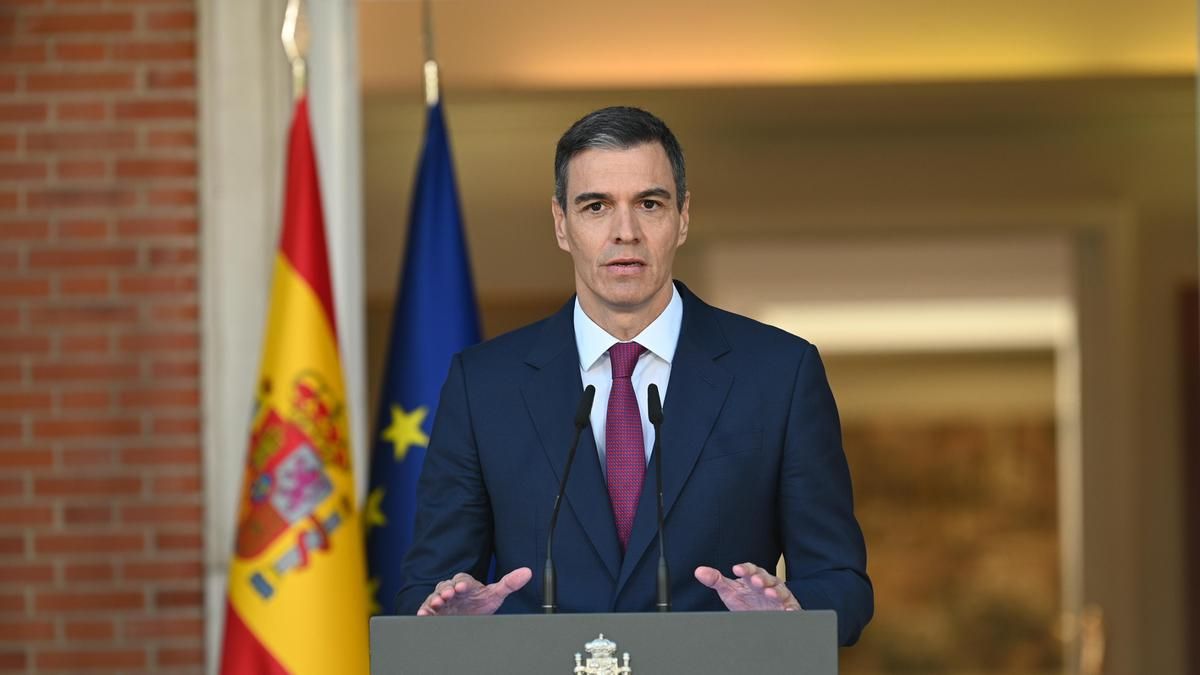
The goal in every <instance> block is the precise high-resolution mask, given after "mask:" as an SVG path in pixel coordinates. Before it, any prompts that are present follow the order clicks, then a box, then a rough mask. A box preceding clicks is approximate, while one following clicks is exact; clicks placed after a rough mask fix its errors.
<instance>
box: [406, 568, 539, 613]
mask: <svg viewBox="0 0 1200 675" xmlns="http://www.w3.org/2000/svg"><path fill="white" fill-rule="evenodd" d="M532 578H533V570H531V569H529V568H528V567H518V568H517V569H515V570H513V571H511V572H509V573H508V574H505V575H504V576H503V577H501V579H500V580H499V581H497V582H496V583H494V584H487V585H484V584H482V583H480V582H479V581H477V580H476V579H475V577H473V576H471V575H470V574H467V573H466V572H459V573H458V574H455V575H454V577H453V578H451V579H447V580H445V581H442V582H440V583H438V585H437V586H435V587H434V588H433V592H432V593H430V594H429V597H428V598H425V602H423V603H421V607H420V609H418V610H417V616H434V615H441V616H454V615H458V616H474V615H481V614H495V613H496V610H497V609H500V605H501V604H502V603H503V602H504V599H505V598H507V597H508V596H509V594H510V593H513V592H514V591H519V590H521V589H522V588H523V587H524V586H525V584H527V583H529V580H530V579H532Z"/></svg>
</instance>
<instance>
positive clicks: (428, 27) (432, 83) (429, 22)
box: [421, 0, 441, 108]
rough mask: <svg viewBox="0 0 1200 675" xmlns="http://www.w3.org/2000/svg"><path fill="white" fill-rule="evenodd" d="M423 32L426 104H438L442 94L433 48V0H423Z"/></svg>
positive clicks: (431, 105)
mask: <svg viewBox="0 0 1200 675" xmlns="http://www.w3.org/2000/svg"><path fill="white" fill-rule="evenodd" d="M421 19H422V21H421V23H422V33H423V34H424V38H425V105H426V106H428V107H431V108H432V107H433V106H435V105H437V103H438V99H439V97H440V94H441V89H440V86H439V83H438V64H437V57H436V56H435V55H434V49H433V3H432V0H422V2H421Z"/></svg>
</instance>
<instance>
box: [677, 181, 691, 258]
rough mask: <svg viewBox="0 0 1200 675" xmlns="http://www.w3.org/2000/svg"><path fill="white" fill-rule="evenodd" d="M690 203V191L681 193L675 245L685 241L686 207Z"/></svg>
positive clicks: (686, 232) (686, 227)
mask: <svg viewBox="0 0 1200 675" xmlns="http://www.w3.org/2000/svg"><path fill="white" fill-rule="evenodd" d="M691 203H692V193H691V192H690V191H689V192H685V193H683V206H681V207H679V242H678V243H677V244H676V246H679V245H682V244H683V242H685V241H687V236H688V217H689V216H688V207H689V206H691Z"/></svg>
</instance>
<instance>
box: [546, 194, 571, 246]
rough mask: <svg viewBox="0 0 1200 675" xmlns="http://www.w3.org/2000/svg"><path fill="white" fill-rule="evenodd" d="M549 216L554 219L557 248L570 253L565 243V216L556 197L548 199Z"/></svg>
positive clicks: (567, 244)
mask: <svg viewBox="0 0 1200 675" xmlns="http://www.w3.org/2000/svg"><path fill="white" fill-rule="evenodd" d="M550 215H551V216H553V217H554V240H555V241H557V242H558V247H559V248H561V249H562V250H564V251H566V252H567V253H570V252H571V246H570V244H569V243H568V242H567V214H566V213H563V209H562V206H561V205H560V204H559V203H558V198H556V197H550Z"/></svg>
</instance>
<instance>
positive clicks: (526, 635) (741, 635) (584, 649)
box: [371, 611, 837, 675]
mask: <svg viewBox="0 0 1200 675" xmlns="http://www.w3.org/2000/svg"><path fill="white" fill-rule="evenodd" d="M601 634H603V636H604V639H603V640H599V639H598V638H599V637H600V635H601ZM589 643H591V644H589ZM589 648H590V650H591V651H589ZM626 653H628V654H629V663H628V665H629V669H628V670H624V669H623V668H624V667H625V661H624V659H623V656H624V655H625V654H626ZM576 654H579V655H580V659H579V664H580V665H579V666H576V657H575V655H576ZM589 662H590V666H589ZM410 673H412V674H417V675H436V674H437V673H447V674H453V675H469V674H472V673H520V674H521V675H558V674H562V675H572V674H573V673H585V674H587V675H592V674H593V673H595V674H597V675H623V674H624V673H631V675H677V674H678V675H683V674H685V673H686V674H688V675H696V674H702V673H712V674H713V675H718V674H719V675H729V674H730V673H733V674H735V675H748V674H750V673H754V674H756V675H758V674H761V675H768V674H773V673H780V674H782V673H788V674H789V675H793V674H794V675H836V673H837V617H836V615H835V614H834V613H833V612H831V611H813V612H803V611H802V612H737V613H734V612H673V613H668V614H554V615H544V614H532V615H512V616H474V617H457V616H444V617H443V616H436V617H414V616H377V617H375V618H373V619H371V675H400V674H403V675H409V674H410Z"/></svg>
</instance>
